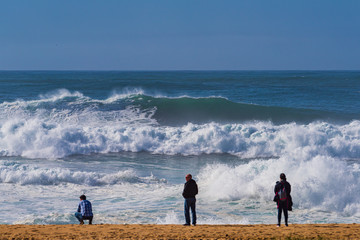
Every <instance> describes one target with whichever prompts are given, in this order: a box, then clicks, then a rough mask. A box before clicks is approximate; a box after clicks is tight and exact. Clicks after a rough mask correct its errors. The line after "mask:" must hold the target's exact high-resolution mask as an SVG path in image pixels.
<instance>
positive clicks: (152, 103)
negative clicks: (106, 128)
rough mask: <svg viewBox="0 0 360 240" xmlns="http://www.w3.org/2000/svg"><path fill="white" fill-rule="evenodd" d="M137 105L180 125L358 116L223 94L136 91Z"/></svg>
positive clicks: (281, 122) (346, 119)
mask: <svg viewBox="0 0 360 240" xmlns="http://www.w3.org/2000/svg"><path fill="white" fill-rule="evenodd" d="M131 99H132V100H133V101H134V104H137V105H136V106H138V107H139V108H140V109H143V110H146V109H152V108H155V109H156V111H155V113H154V115H153V117H154V118H155V119H156V121H157V122H159V123H160V124H167V125H181V124H186V123H188V122H191V123H208V122H212V121H214V122H220V123H236V122H245V121H254V120H257V121H271V122H273V123H275V124H284V123H289V122H297V123H310V122H313V121H317V120H326V121H333V122H338V121H342V122H344V121H351V120H353V119H357V118H359V117H360V116H357V115H352V114H341V115H340V114H337V113H331V112H325V111H319V110H311V109H296V108H285V107H274V106H260V105H253V104H245V103H236V102H232V101H230V100H228V99H226V98H222V97H206V98H191V97H179V98H168V97H152V96H146V95H136V96H133V97H131Z"/></svg>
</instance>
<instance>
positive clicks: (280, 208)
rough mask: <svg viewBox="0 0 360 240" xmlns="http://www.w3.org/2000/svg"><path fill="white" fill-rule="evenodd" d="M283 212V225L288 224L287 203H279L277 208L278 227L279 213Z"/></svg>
mask: <svg viewBox="0 0 360 240" xmlns="http://www.w3.org/2000/svg"><path fill="white" fill-rule="evenodd" d="M282 211H283V212H284V216H285V224H287V223H288V209H287V201H284V202H282V201H279V206H278V224H279V225H280V222H281V212H282Z"/></svg>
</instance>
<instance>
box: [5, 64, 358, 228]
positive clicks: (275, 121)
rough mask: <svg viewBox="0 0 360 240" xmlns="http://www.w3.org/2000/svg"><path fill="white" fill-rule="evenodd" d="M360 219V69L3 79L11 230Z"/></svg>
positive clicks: (29, 74) (50, 74)
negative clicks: (189, 194) (190, 197)
mask: <svg viewBox="0 0 360 240" xmlns="http://www.w3.org/2000/svg"><path fill="white" fill-rule="evenodd" d="M282 172H284V173H285V174H286V175H287V179H288V181H289V182H290V184H291V186H292V197H293V202H294V206H293V211H292V212H290V214H289V222H290V223H353V222H359V221H360V195H359V192H360V185H359V180H360V72H359V71H154V72H151V71H128V72H127V71H0V191H1V194H0V209H1V211H0V212H1V214H0V224H76V223H78V222H77V220H76V219H75V217H74V212H75V211H76V209H77V205H78V202H79V196H80V195H81V194H85V195H86V196H87V198H88V200H90V201H91V202H92V204H93V210H94V223H95V224H100V223H113V224H132V223H141V224H182V223H184V216H183V215H184V214H183V198H182V195H181V193H182V190H183V184H184V183H185V178H184V177H185V175H186V174H187V173H191V174H192V175H193V178H194V179H195V180H196V181H197V183H198V186H199V194H198V196H197V213H198V224H257V223H265V224H275V223H276V221H277V219H276V214H277V210H276V204H275V203H274V202H273V201H272V199H273V196H274V192H273V191H274V185H275V182H276V181H277V180H278V179H279V175H280V173H282Z"/></svg>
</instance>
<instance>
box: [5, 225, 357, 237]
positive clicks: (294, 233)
mask: <svg viewBox="0 0 360 240" xmlns="http://www.w3.org/2000/svg"><path fill="white" fill-rule="evenodd" d="M0 239H360V225H359V224H291V225H289V227H285V226H282V227H280V228H278V227H276V225H262V224H259V225H198V226H182V225H150V224H149V225H138V224H129V225H127V224H124V225H114V224H99V225H82V226H81V225H0Z"/></svg>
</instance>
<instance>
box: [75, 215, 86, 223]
mask: <svg viewBox="0 0 360 240" xmlns="http://www.w3.org/2000/svg"><path fill="white" fill-rule="evenodd" d="M75 217H76V218H77V219H78V220H79V222H80V224H84V221H83V217H82V215H81V213H79V212H76V213H75Z"/></svg>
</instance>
